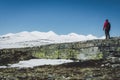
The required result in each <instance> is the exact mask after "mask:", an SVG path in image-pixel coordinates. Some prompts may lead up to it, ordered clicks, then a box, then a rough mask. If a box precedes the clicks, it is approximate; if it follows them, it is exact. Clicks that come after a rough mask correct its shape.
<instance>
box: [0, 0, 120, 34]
mask: <svg viewBox="0 0 120 80" xmlns="http://www.w3.org/2000/svg"><path fill="white" fill-rule="evenodd" d="M105 19H109V21H110V23H111V26H112V30H111V32H110V33H111V35H112V36H120V0H0V35H3V34H7V33H17V32H22V31H41V32H47V31H54V32H55V33H57V34H68V33H71V32H74V33H77V34H83V35H88V34H93V35H95V36H103V35H104V32H103V30H102V27H103V23H104V21H105Z"/></svg>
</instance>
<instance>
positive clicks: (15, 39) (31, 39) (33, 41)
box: [0, 31, 104, 49]
mask: <svg viewBox="0 0 120 80" xmlns="http://www.w3.org/2000/svg"><path fill="white" fill-rule="evenodd" d="M103 38H104V37H100V38H98V37H96V36H93V35H91V34H90V35H87V36H85V35H79V34H76V33H70V34H67V35H58V34H56V33H55V32H53V31H49V32H39V31H33V32H27V31H23V32H20V33H15V34H13V33H9V34H6V35H1V36H0V49H3V48H21V47H33V46H41V45H46V44H52V43H64V42H76V41H86V40H92V39H103Z"/></svg>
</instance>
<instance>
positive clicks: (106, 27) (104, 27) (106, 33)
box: [103, 19, 111, 39]
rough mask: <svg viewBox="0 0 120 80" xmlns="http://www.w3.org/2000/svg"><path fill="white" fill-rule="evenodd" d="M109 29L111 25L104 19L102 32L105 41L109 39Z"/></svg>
mask: <svg viewBox="0 0 120 80" xmlns="http://www.w3.org/2000/svg"><path fill="white" fill-rule="evenodd" d="M110 29H111V24H110V22H109V21H108V19H106V20H105V22H104V26H103V30H104V31H105V36H106V39H110V34H109V32H110Z"/></svg>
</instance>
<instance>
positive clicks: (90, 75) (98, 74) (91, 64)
mask: <svg viewBox="0 0 120 80" xmlns="http://www.w3.org/2000/svg"><path fill="white" fill-rule="evenodd" d="M0 55H1V56H0V57H1V58H0V61H1V63H4V61H6V63H8V62H11V61H13V62H14V60H16V61H19V60H24V59H31V58H33V57H34V58H66V59H74V60H78V62H72V63H65V64H62V65H56V66H52V65H44V66H38V67H34V68H21V69H19V68H3V69H2V68H1V69H0V79H1V80H120V38H119V37H118V38H111V39H109V40H89V41H84V42H74V43H61V44H51V45H44V46H40V47H33V48H24V49H9V50H8V49H7V50H6V49H4V50H0ZM6 59H7V60H6ZM16 61H15V62H16Z"/></svg>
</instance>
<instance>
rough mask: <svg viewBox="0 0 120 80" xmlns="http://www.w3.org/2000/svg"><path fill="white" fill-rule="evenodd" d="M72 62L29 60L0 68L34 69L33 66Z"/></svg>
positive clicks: (64, 60)
mask: <svg viewBox="0 0 120 80" xmlns="http://www.w3.org/2000/svg"><path fill="white" fill-rule="evenodd" d="M68 62H73V61H72V60H66V59H31V60H26V61H20V62H19V63H16V64H9V66H0V68H14V67H18V68H27V67H31V68H33V67H35V66H42V65H59V64H63V63H68Z"/></svg>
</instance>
